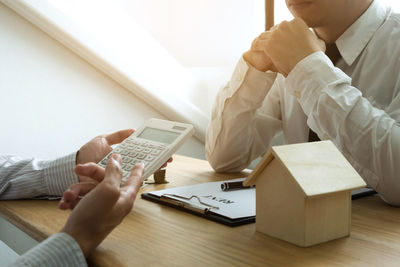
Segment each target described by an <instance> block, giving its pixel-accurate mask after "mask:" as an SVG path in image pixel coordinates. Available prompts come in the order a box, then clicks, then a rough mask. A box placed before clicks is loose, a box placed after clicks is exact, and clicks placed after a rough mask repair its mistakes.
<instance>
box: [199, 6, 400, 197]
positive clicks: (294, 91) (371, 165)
mask: <svg viewBox="0 0 400 267" xmlns="http://www.w3.org/2000/svg"><path fill="white" fill-rule="evenodd" d="M286 4H287V6H288V8H289V10H290V11H291V12H292V14H293V15H294V16H295V17H296V19H294V20H293V21H291V22H284V23H282V24H280V25H279V26H276V27H275V28H274V29H272V30H271V31H268V32H265V33H263V34H261V35H260V36H259V37H258V38H256V39H255V40H254V42H253V44H252V47H251V49H250V50H249V51H247V52H246V53H245V54H244V55H243V57H242V58H241V59H240V61H239V63H238V65H237V67H236V69H235V71H234V73H233V76H232V79H231V81H230V82H229V83H228V84H227V86H225V87H224V88H223V89H222V90H221V91H220V92H219V93H218V96H217V98H216V102H215V104H214V107H213V113H212V120H211V123H210V125H209V128H208V130H207V136H206V155H207V158H208V160H209V162H210V164H211V165H212V166H213V168H214V169H215V170H217V171H240V170H242V169H243V168H246V167H247V166H248V165H249V164H250V163H251V162H252V160H254V159H255V158H257V157H258V156H260V155H261V154H262V153H263V152H265V150H266V149H267V147H268V146H269V144H270V141H271V139H272V138H273V137H274V136H275V135H276V134H277V133H279V132H281V131H282V132H283V136H284V141H285V143H300V142H307V141H309V140H310V136H312V134H311V135H310V134H309V133H310V129H311V130H312V131H313V132H315V133H316V134H317V135H318V137H319V138H320V139H321V140H327V139H329V140H331V141H332V142H334V143H335V145H336V146H337V147H338V148H339V149H340V150H341V152H342V153H343V154H344V155H345V156H346V158H347V159H348V160H349V161H350V163H351V164H352V165H353V167H354V168H355V169H356V170H357V171H358V172H359V173H360V175H361V176H362V177H363V178H364V180H365V181H366V182H367V183H368V185H370V186H371V187H373V188H374V189H375V190H376V191H377V192H379V193H380V195H381V197H382V198H383V199H384V200H386V201H387V202H388V203H390V204H393V205H400V166H399V164H398V163H399V162H400V128H399V125H398V122H399V121H400V96H399V90H400V46H399V45H398V44H399V43H400V16H399V15H398V14H394V13H393V12H392V10H391V8H388V7H384V6H382V5H381V4H380V3H379V2H378V1H376V0H375V1H373V0H352V1H347V0H335V1H331V0H307V1H304V0H293V1H292V0H286ZM304 22H305V23H304ZM307 26H308V27H312V28H313V30H314V32H315V35H314V34H313V33H312V32H311V31H309V30H308V28H307ZM317 36H318V37H317ZM318 38H320V39H322V40H323V41H324V42H325V43H326V49H327V51H326V54H324V53H323V51H324V48H323V46H322V45H321V40H319V39H318ZM277 72H279V73H277Z"/></svg>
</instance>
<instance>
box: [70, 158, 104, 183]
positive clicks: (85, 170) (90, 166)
mask: <svg viewBox="0 0 400 267" xmlns="http://www.w3.org/2000/svg"><path fill="white" fill-rule="evenodd" d="M75 173H76V174H77V175H78V176H86V177H89V178H92V179H94V180H96V181H99V182H101V181H102V180H103V179H104V175H105V170H104V168H102V167H100V166H99V165H97V164H96V163H93V162H90V163H86V164H78V165H77V166H76V167H75Z"/></svg>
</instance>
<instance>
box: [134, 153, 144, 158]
mask: <svg viewBox="0 0 400 267" xmlns="http://www.w3.org/2000/svg"><path fill="white" fill-rule="evenodd" d="M145 157H146V155H145V154H142V153H140V154H139V155H137V157H136V158H137V159H144V158H145Z"/></svg>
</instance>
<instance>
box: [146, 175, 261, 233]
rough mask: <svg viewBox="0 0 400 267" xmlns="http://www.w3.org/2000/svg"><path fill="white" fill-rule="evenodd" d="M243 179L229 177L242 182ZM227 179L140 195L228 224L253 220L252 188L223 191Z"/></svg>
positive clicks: (253, 189)
mask: <svg viewBox="0 0 400 267" xmlns="http://www.w3.org/2000/svg"><path fill="white" fill-rule="evenodd" d="M244 179H245V178H239V179H234V180H229V182H235V181H244ZM224 182H228V181H220V182H211V183H202V184H197V185H191V186H182V187H175V188H170V189H165V190H159V191H153V192H149V193H143V194H141V197H142V198H143V199H145V200H149V201H153V202H156V203H159V204H162V205H166V206H169V207H173V208H176V209H178V210H182V211H185V212H188V213H190V214H193V215H197V216H200V217H203V218H205V219H208V220H211V221H214V222H218V223H221V224H224V225H228V226H232V227H233V226H239V225H244V224H248V223H254V222H255V219H256V211H255V188H246V189H241V190H234V191H222V190H221V184H222V183H224Z"/></svg>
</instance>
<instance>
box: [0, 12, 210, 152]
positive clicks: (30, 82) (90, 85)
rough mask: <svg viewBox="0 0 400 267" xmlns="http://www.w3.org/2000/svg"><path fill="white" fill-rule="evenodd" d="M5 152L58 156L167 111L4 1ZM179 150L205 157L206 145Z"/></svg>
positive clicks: (0, 64)
mask: <svg viewBox="0 0 400 267" xmlns="http://www.w3.org/2000/svg"><path fill="white" fill-rule="evenodd" d="M0 112H1V116H0V125H1V126H0V129H1V133H0V136H1V138H0V153H1V154H17V155H21V156H29V157H31V156H35V157H41V158H53V157H57V156H60V155H63V154H66V153H70V152H71V151H74V150H77V149H79V147H80V146H81V145H83V144H84V143H85V142H87V141H88V140H89V139H91V138H93V137H94V136H96V135H98V134H100V133H109V132H112V131H115V130H118V129H124V128H130V127H133V128H134V127H139V125H140V124H141V123H142V122H143V121H144V120H145V119H147V118H150V117H158V118H163V116H162V115H161V114H159V113H157V111H155V110H154V109H152V108H151V107H150V106H148V105H146V104H144V103H143V102H142V101H140V100H139V99H138V98H137V97H135V96H134V95H133V94H132V93H131V92H128V91H127V90H125V89H124V88H123V87H121V86H120V85H118V84H117V83H115V82H114V81H112V80H111V79H109V78H108V77H107V76H105V75H104V74H102V73H101V72H100V71H98V70H97V69H95V68H93V67H92V66H91V65H89V64H88V63H87V62H85V61H83V60H82V59H81V58H80V57H78V56H76V55H75V54H73V53H72V52H70V50H68V49H66V48H65V47H64V46H62V45H60V44H59V43H58V42H57V41H55V40H54V39H52V38H50V37H49V36H47V35H46V34H45V33H43V32H42V31H40V30H38V29H37V28H36V27H34V26H33V25H32V24H30V23H29V22H27V21H26V20H24V19H23V18H21V17H20V16H19V15H17V14H15V13H14V12H13V11H11V10H10V9H8V8H7V7H6V6H4V5H3V4H0ZM178 153H179V154H184V155H190V156H194V157H199V158H204V149H203V144H201V143H200V142H198V141H197V140H196V139H191V140H190V141H189V142H187V143H186V144H185V145H184V147H183V148H182V149H180V150H179V152H178Z"/></svg>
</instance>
